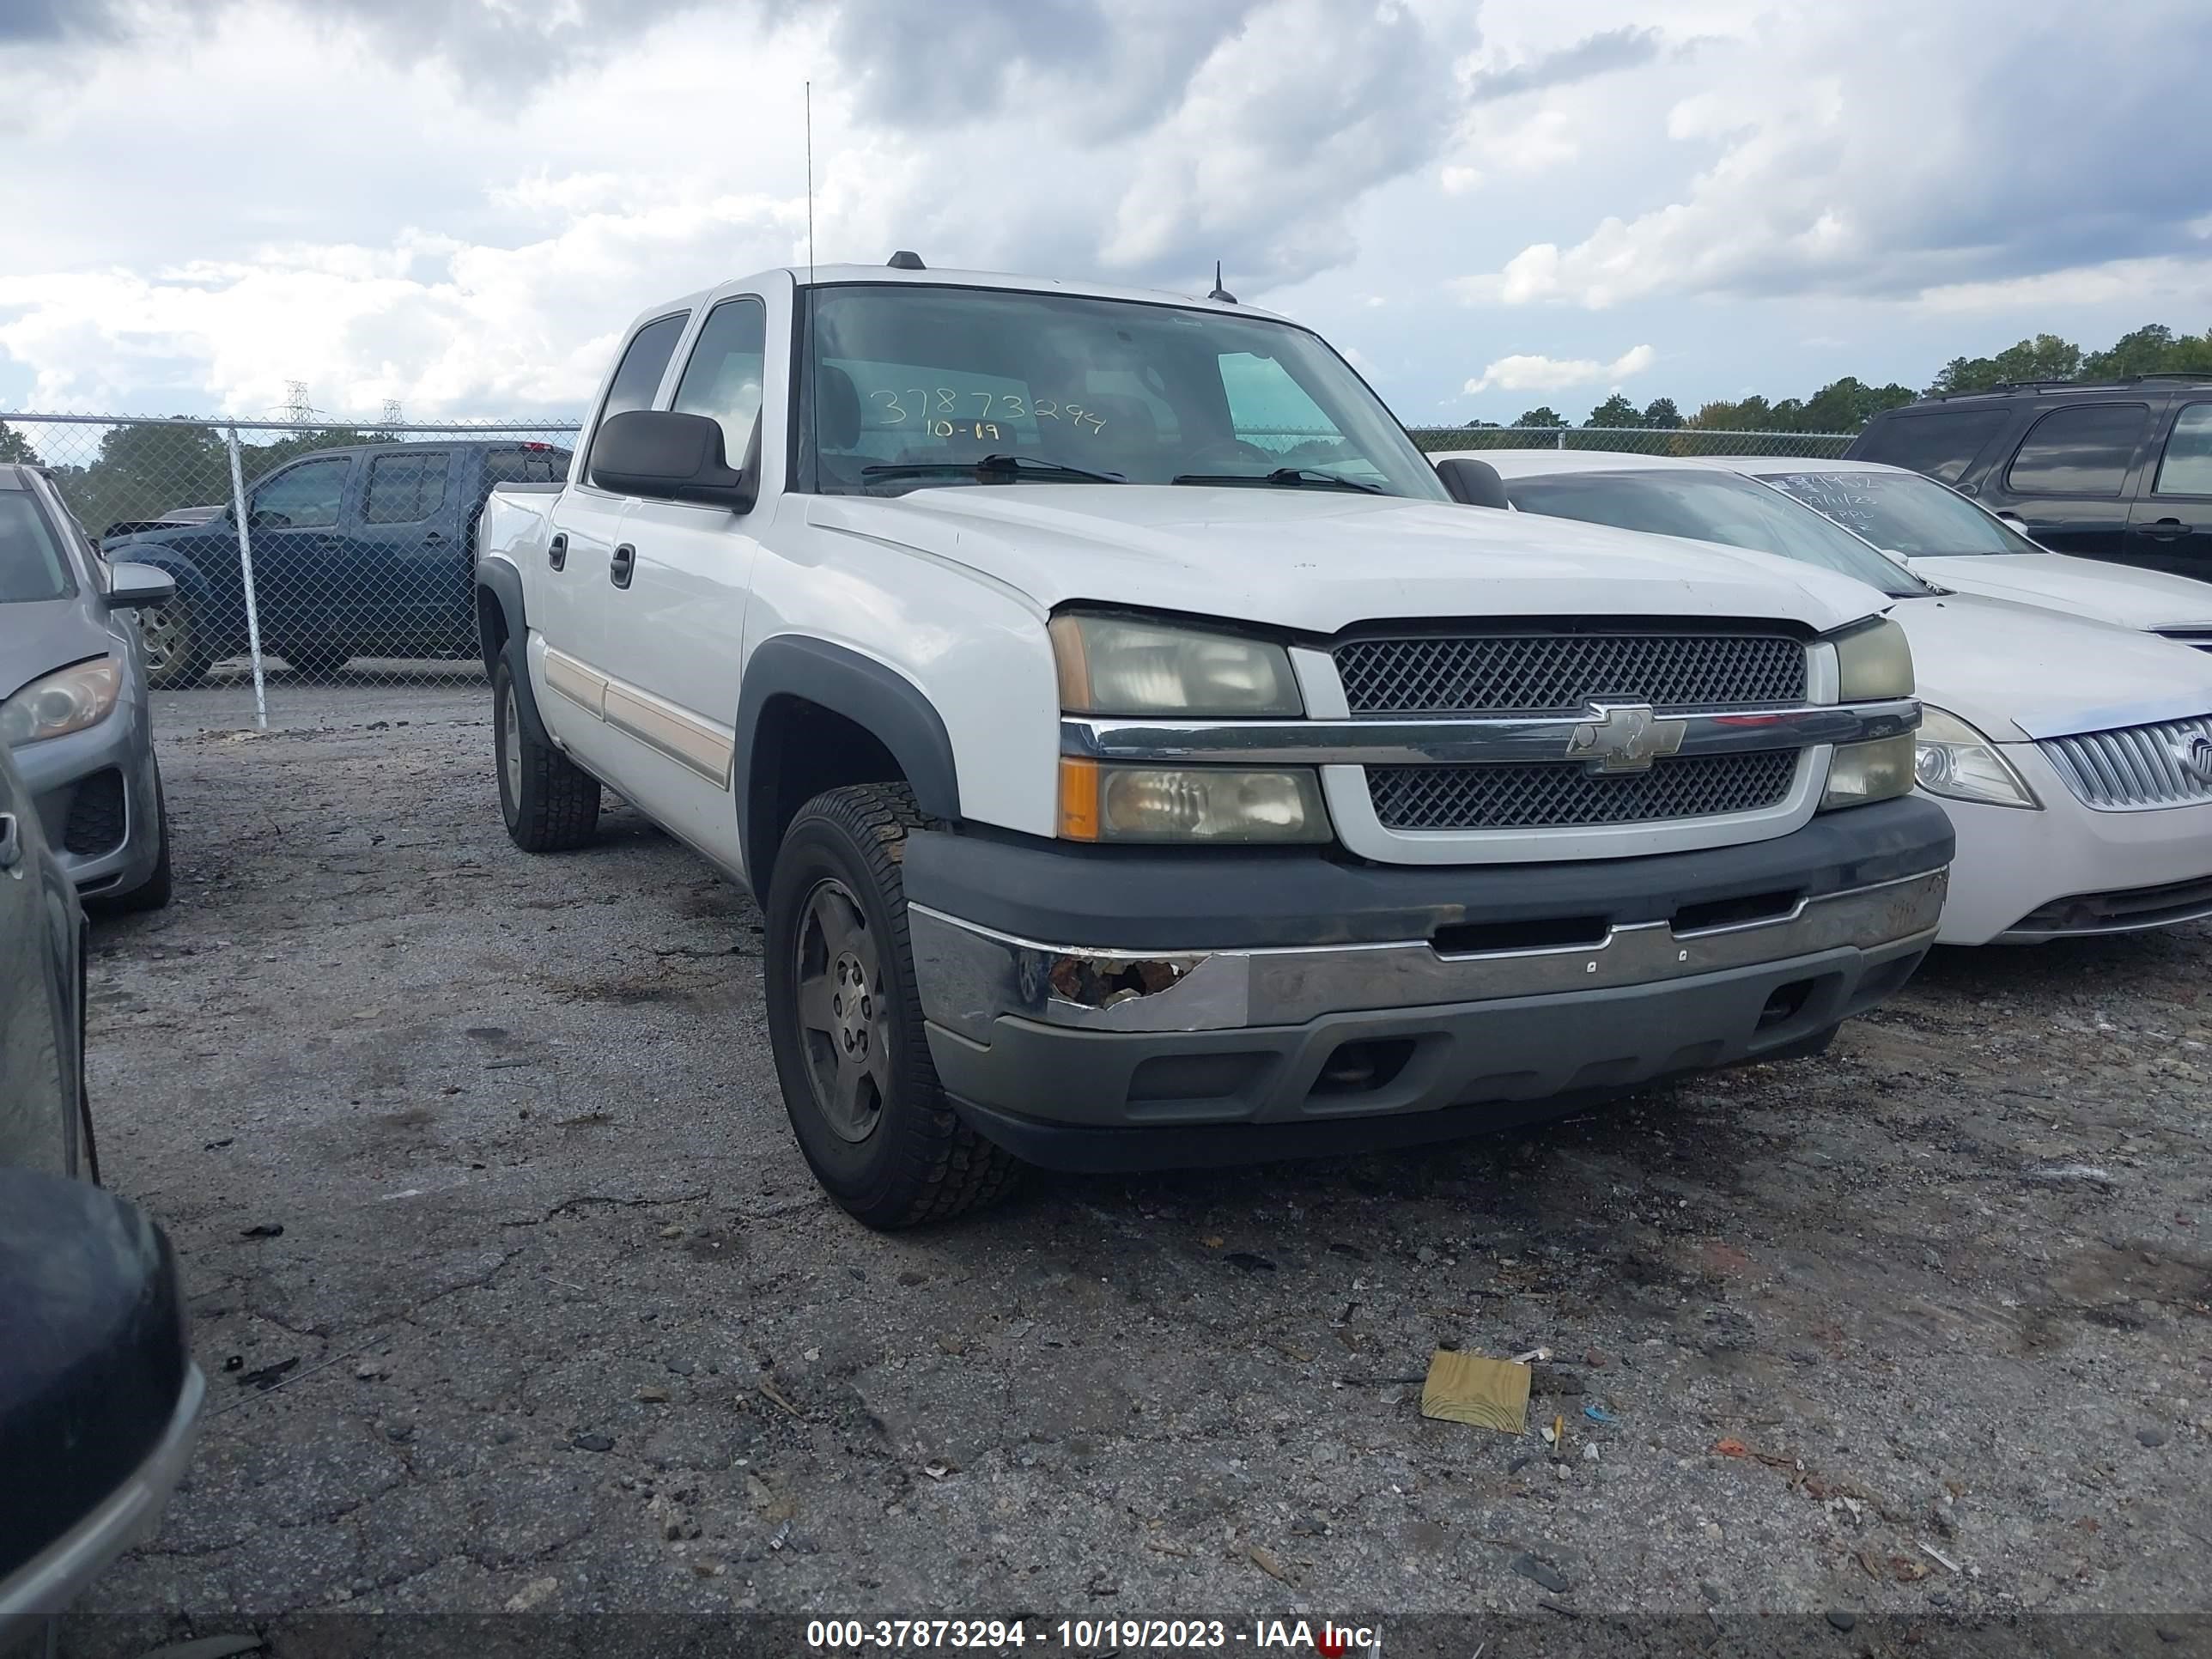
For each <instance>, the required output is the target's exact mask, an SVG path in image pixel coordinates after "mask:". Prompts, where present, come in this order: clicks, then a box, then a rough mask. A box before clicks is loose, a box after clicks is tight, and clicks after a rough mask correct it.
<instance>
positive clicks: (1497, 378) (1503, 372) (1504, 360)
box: [1462, 345, 1659, 396]
mask: <svg viewBox="0 0 2212 1659" xmlns="http://www.w3.org/2000/svg"><path fill="white" fill-rule="evenodd" d="M1658 357H1659V354H1658V353H1657V352H1656V351H1654V350H1653V349H1651V348H1650V346H1648V345H1639V346H1631V347H1630V348H1629V349H1627V350H1626V351H1624V352H1622V353H1621V354H1620V356H1618V357H1616V358H1614V359H1613V361H1612V362H1609V363H1601V362H1597V361H1595V359H1594V358H1589V357H1571V358H1559V357H1545V356H1535V355H1533V354H1526V355H1522V356H1513V357H1500V358H1499V359H1498V361H1497V362H1494V363H1492V364H1491V365H1490V367H1489V368H1486V369H1484V370H1483V371H1482V373H1481V374H1479V375H1477V376H1476V377H1475V378H1474V380H1469V381H1468V383H1467V385H1466V386H1464V387H1462V391H1463V392H1466V393H1467V394H1468V395H1469V396H1472V395H1474V393H1476V392H1491V391H1498V392H1559V391H1564V390H1565V388H1567V387H1568V386H1590V385H1593V384H1595V383H1596V382H1599V381H1620V380H1627V379H1629V378H1630V377H1631V376H1632V375H1637V374H1642V373H1643V372H1644V370H1645V369H1647V368H1650V367H1651V365H1652V364H1653V363H1655V362H1657V361H1658Z"/></svg>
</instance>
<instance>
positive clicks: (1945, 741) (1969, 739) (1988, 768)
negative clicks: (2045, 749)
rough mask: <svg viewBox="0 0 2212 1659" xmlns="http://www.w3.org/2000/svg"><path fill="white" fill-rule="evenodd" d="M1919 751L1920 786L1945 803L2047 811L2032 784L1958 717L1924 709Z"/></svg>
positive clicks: (1915, 762) (1915, 769)
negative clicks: (1947, 801)
mask: <svg viewBox="0 0 2212 1659" xmlns="http://www.w3.org/2000/svg"><path fill="white" fill-rule="evenodd" d="M1915 736H1916V737H1917V738H1918V739H1919V752H1918V754H1917V756H1916V757H1914V760H1913V772H1914V775H1916V776H1917V778H1918V779H1919V781H1920V787H1922V788H1923V789H1925V790H1926V791H1927V792H1928V793H1929V794H1931V795H1941V796H1942V797H1943V799H1946V800H1972V801H1980V802H1982V803H1983V804H1984V805H1990V806H2024V807H2027V808H2028V809H2029V810H2030V811H2042V810H2043V803H2042V802H2041V801H2039V800H2038V799H2036V798H2035V791H2033V789H2031V788H2029V787H2027V779H2025V778H2023V777H2021V775H2020V774H2019V773H2017V772H2015V770H2013V766H2012V763H2011V762H2010V761H2008V760H2007V759H2006V758H2005V757H2003V755H2002V754H2000V753H1999V752H1998V750H1997V746H1996V744H1993V743H1991V742H1990V740H1989V739H1988V738H1985V737H1984V736H1983V735H1982V734H1981V733H1980V732H1977V731H1976V730H1974V728H1973V727H1972V726H1969V725H1967V724H1966V721H1964V720H1960V718H1959V717H1958V716H1957V715H1956V714H1945V713H1944V712H1943V711H1942V709H1940V708H1927V707H1925V706H1924V705H1923V707H1922V708H1921V711H1920V730H1919V731H1918V732H1917V733H1915Z"/></svg>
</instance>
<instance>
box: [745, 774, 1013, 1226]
mask: <svg viewBox="0 0 2212 1659" xmlns="http://www.w3.org/2000/svg"><path fill="white" fill-rule="evenodd" d="M923 823H924V819H923V817H922V816H921V811H920V809H919V808H917V807H916V806H915V800H914V795H913V793H912V792H911V791H910V790H908V788H907V787H906V786H904V785H903V784H854V785H851V786H848V787H845V788H842V789H832V790H829V791H828V792H827V793H823V794H820V795H817V796H816V797H815V798H814V799H812V800H811V801H809V802H807V804H806V805H805V806H803V807H801V808H800V809H799V815H798V816H797V817H794V818H793V820H792V823H791V827H790V829H788V830H787V831H786V832H785V835H784V839H783V844H782V846H781V848H780V849H779V850H778V852H777V854H776V861H775V877H774V878H773V879H772V880H771V881H770V882H769V892H768V903H767V910H768V924H767V934H766V939H765V943H764V946H763V949H764V951H765V952H766V963H765V968H766V973H765V980H766V986H765V989H766V994H767V1003H768V1019H769V1041H770V1042H771V1044H772V1046H773V1047H774V1048H775V1069H776V1077H777V1080H778V1081H779V1082H780V1083H781V1085H782V1088H783V1103H784V1109H785V1110H786V1111H787V1112H788V1113H789V1114H790V1115H791V1127H792V1129H793V1132H794V1133H796V1134H797V1135H798V1137H799V1151H800V1152H802V1153H804V1154H805V1158H806V1162H807V1164H808V1166H809V1167H810V1168H811V1169H812V1170H813V1171H814V1178H815V1179H816V1180H817V1181H818V1182H821V1183H822V1186H823V1190H824V1191H826V1192H827V1193H829V1195H830V1197H832V1198H834V1199H836V1200H837V1202H838V1203H839V1204H840V1205H841V1206H843V1208H844V1209H845V1210H846V1211H847V1212H848V1213H849V1214H851V1215H852V1216H854V1218H856V1219H858V1220H860V1221H862V1222H865V1223H866V1225H869V1226H871V1227H877V1228H882V1229H884V1230H887V1231H888V1230H890V1229H894V1228H899V1227H911V1226H914V1225H916V1224H918V1223H921V1222H926V1221H943V1220H947V1219H949V1218H951V1217H953V1216H957V1215H959V1214H961V1213H962V1212H964V1211H967V1210H970V1209H974V1208H975V1207H977V1206H981V1205H985V1204H989V1203H993V1202H994V1201H996V1200H999V1199H1000V1198H1002V1197H1004V1196H1006V1194H1008V1193H1010V1192H1012V1190H1013V1188H1014V1187H1015V1186H1016V1184H1017V1183H1018V1180H1019V1177H1020V1174H1021V1169H1022V1166H1021V1164H1019V1163H1018V1162H1017V1161H1016V1160H1015V1158H1013V1157H1012V1154H1010V1153H1008V1152H1005V1151H1004V1150H1003V1149H1001V1148H1000V1147H998V1146H994V1145H993V1144H992V1143H991V1142H989V1141H987V1140H986V1139H983V1138H982V1137H981V1135H978V1134H977V1133H975V1131H974V1130H973V1129H970V1128H969V1127H968V1126H967V1125H966V1124H964V1123H963V1122H962V1121H960V1118H959V1116H958V1115H957V1113H955V1112H954V1111H953V1109H952V1107H951V1103H949V1102H948V1101H947V1100H946V1099H945V1091H944V1089H943V1087H942V1085H940V1084H939V1081H938V1077H937V1067H936V1066H935V1065H934V1064H933V1062H932V1061H931V1060H930V1057H929V1045H928V1042H927V1039H926V1038H925V1036H923V1029H922V1012H921V996H920V994H919V993H918V991H917V990H916V988H915V976H914V955H913V951H912V950H911V948H910V947H909V945H908V939H907V921H906V892H905V889H904V886H903V885H902V882H901V879H900V864H901V861H902V858H903V856H904V852H905V843H906V837H907V833H908V831H909V830H912V829H920V828H921V827H922V825H923Z"/></svg>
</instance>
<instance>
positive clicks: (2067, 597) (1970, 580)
mask: <svg viewBox="0 0 2212 1659" xmlns="http://www.w3.org/2000/svg"><path fill="white" fill-rule="evenodd" d="M1908 562H1909V563H1910V564H1911V568H1912V572H1913V574H1915V575H1919V576H1925V577H1927V578H1928V580H1929V581H1932V582H1935V583H1936V584H1937V585H1938V586H1943V587H1955V588H1957V589H1958V590H1959V591H1960V592H1962V593H1985V594H1988V595H1990V597H1992V598H1995V599H2018V600H2020V601H2021V602H2022V603H2024V604H2027V605H2056V606H2057V607H2058V608H2059V609H2060V610H2063V611H2066V612H2067V613H2068V614H2069V615H2071V616H2075V617H2094V618H2096V619H2097V620H2098V621H2099V622H2108V623H2118V624H2119V625H2120V626H2121V627H2123V628H2179V627H2185V626H2188V625H2191V624H2194V625H2196V626H2197V627H2200V628H2201V627H2206V626H2212V582H2200V581H2193V580H2191V579H2190V578H2189V577H2187V576H2176V575H2172V574H2169V573H2168V572H2166V571H2163V570H2138V569H2136V568H2135V567H2134V566H2132V565H2125V564H2106V563H2103V562H2100V561H2099V560H2096V559H2076V558H2069V556H2067V555H2065V554H2063V553H1986V554H1972V553H1968V554H1948V555H1942V556H1937V555H1930V556H1927V557H1924V558H1915V559H1912V560H1910V561H1908Z"/></svg>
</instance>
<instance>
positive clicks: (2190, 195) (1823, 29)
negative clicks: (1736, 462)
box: [0, 0, 2212, 424]
mask: <svg viewBox="0 0 2212 1659" xmlns="http://www.w3.org/2000/svg"><path fill="white" fill-rule="evenodd" d="M2206 64H2212V6H2208V5H2205V4H2204V3H2203V0H2125V3H2122V4H2117V5H2103V6H2082V5H2080V4H2077V3H2069V0H1932V3H1931V0H1857V3H1853V4H1850V5H1822V6H1811V5H1805V4H1801V3H1796V0H1667V3H1666V4H1665V5H1663V6H1653V5H1650V4H1648V3H1647V4H1644V5H1641V6H1638V5H1632V4H1629V3H1626V0H750V3H748V0H721V3H717V4H711V5H698V4H691V3H685V0H313V3H310V0H0V410H4V409H11V408H12V409H23V408H26V407H36V408H40V409H48V410H52V409H61V410H125V411H129V412H142V413H158V414H168V413H183V412H191V413H213V412H226V413H231V414H252V415H258V414H262V413H264V412H267V411H269V410H271V409H272V408H273V407H274V406H275V405H277V404H281V403H282V402H283V400H284V397H285V384H286V382H288V381H292V380H303V381H305V382H307V386H308V388H309V391H310V394H311V396H312V398H313V402H314V404H315V405H316V406H317V407H318V408H319V409H323V410H330V411H331V412H333V413H339V414H368V415H374V414H375V413H377V412H378V410H380V406H381V404H382V402H383V400H385V399H386V398H397V399H398V400H400V401H401V403H402V404H403V405H404V409H405V410H406V412H407V413H408V415H409V416H411V417H414V418H417V419H422V418H431V417H435V416H441V415H447V414H452V415H463V414H466V415H476V416H493V415H503V416H523V415H532V414H544V413H556V412H557V413H566V412H569V411H572V410H574V409H575V407H576V406H577V404H578V403H579V402H580V399H581V398H583V397H584V396H586V395H587V393H588V392H589V389H590V386H591V385H592V381H593V380H594V379H595V378H596V376H597V374H598V373H599V368H600V367H601V363H602V361H603V358H604V356H605V354H606V352H607V350H608V349H609V347H610V345H611V340H612V337H613V333H614V331H617V330H619V328H620V327H621V326H622V325H623V323H624V322H625V321H626V320H627V319H629V317H630V316H631V315H632V314H633V313H635V312H636V311H637V310H638V309H640V308H641V307H643V306H645V305H646V304H648V303H650V302H652V301H655V300H657V299H659V298H662V297H665V296H666V295H671V294H674V293H678V292H682V291H684V290H686V289H691V288H695V287H699V286H702V285H704V284H706V283H710V282H713V281H715V280H718V279H720V278H722V277H725V276H737V275H742V274H743V273H744V272H746V271H749V270H758V269H760V268H762V267H763V266H767V265H772V264H788V263H792V262H794V261H799V260H803V259H804V258H805V222H806V210H805V189H804V185H805V161H804V155H803V150H802V145H801V130H802V129H801V120H800V112H801V105H802V91H801V88H802V86H803V84H804V83H805V82H807V81H808V80H810V79H811V81H812V82H813V88H814V90H813V107H814V163H815V185H816V201H815V236H816V243H817V251H818V253H819V256H820V258H822V259H823V260H824V261H825V262H826V261H829V260H832V259H859V260H866V261H871V262H873V261H878V260H880V259H882V258H884V257H885V256H886V255H887V254H889V252H890V251H891V250H892V249H893V248H895V247H913V248H915V249H918V250H920V251H921V253H922V254H923V256H924V258H927V259H928V260H929V261H930V262H931V263H932V264H939V265H966V266H975V267H981V268H986V269H992V270H1030V271H1036V272H1041V273H1047V274H1052V275H1057V276H1097V277H1100V278H1104V279H1109V280H1113V281H1118V282H1125V283H1142V284H1147V285H1157V286H1161V287H1166V288H1171V289H1182V290H1184V291H1190V292H1202V291H1203V290H1204V289H1206V287H1207V286H1209V285H1210V282H1211V270H1212V261H1213V260H1215V259H1216V258H1218V259H1221V260H1222V261H1223V262H1224V263H1225V266H1226V268H1227V271H1228V276H1229V286H1230V287H1231V288H1232V289H1235V290H1236V291H1237V294H1238V295H1239V296H1240V297H1241V298H1243V299H1244V300H1246V301H1249V302H1254V303H1259V304H1264V305H1267V306H1268V307H1273V308H1274V309H1277V310H1281V311H1285V312H1288V313H1291V314H1292V315H1294V316H1297V317H1298V318H1300V319H1304V320H1306V321H1308V322H1310V323H1312V324H1314V325H1316V326H1318V327H1319V328H1321V329H1322V331H1324V332H1325V333H1327V334H1328V336H1329V337H1331V338H1332V339H1333V340H1334V341H1335V342H1336V343H1338V344H1339V345H1340V346H1342V347H1345V348H1347V349H1349V350H1350V352H1351V353H1352V355H1353V357H1354V361H1355V362H1358V363H1359V364H1360V365H1361V367H1362V368H1364V369H1365V370H1366V371H1367V372H1368V374H1369V375H1370V378H1371V379H1372V380H1374V381H1375V383H1376V386H1378V388H1379V389H1380V390H1381V391H1382V392H1383V394H1384V395H1385V396H1386V397H1387V398H1389V400H1390V401H1391V403H1392V404H1393V405H1394V407H1395V409H1396V410H1397V412H1398V413H1399V415H1400V416H1401V417H1402V418H1403V419H1405V420H1406V421H1407V422H1409V423H1413V424H1424V423H1428V422H1463V421H1466V420H1469V419H1474V418H1477V417H1480V418H1485V419H1491V420H1510V419H1511V418H1512V417H1513V416H1515V415H1516V414H1518V413H1519V412H1520V411H1522V410H1524V409H1527V408H1528V407H1530V406H1531V405H1533V404H1539V403H1547V404H1552V405H1553V406H1554V407H1557V408H1559V409H1561V410H1565V411H1566V412H1567V413H1568V414H1569V415H1570V416H1573V417H1575V418H1580V417H1581V416H1583V414H1584V413H1586V412H1587V411H1588V410H1589V407H1590V406H1591V404H1594V403H1595V402H1596V401H1598V400H1599V399H1600V398H1603V397H1604V396H1605V395H1606V394H1607V392H1608V391H1609V390H1611V389H1613V388H1614V387H1619V388H1620V389H1621V390H1623V391H1625V392H1626V393H1627V394H1628V395H1629V396H1631V397H1632V398H1635V399H1636V400H1637V401H1638V402H1639V403H1641V402H1644V401H1646V400H1648V399H1649V398H1654V397H1657V396H1660V395H1662V394H1663V395H1668V396H1671V397H1673V398H1675V399H1676V400H1677V401H1678V402H1680V404H1682V405H1683V406H1684V408H1685V410H1688V409H1690V408H1692V407H1693V406H1694V405H1695V404H1697V403H1698V402H1699V401H1700V400H1702V399H1705V398H1719V397H1736V396H1741V395H1742V394H1743V393H1745V392H1749V391H1753V390H1757V391H1761V392H1765V393H1767V394H1768V395H1770V396H1783V395H1788V394H1792V393H1797V394H1802V393H1804V392H1810V391H1811V390H1813V389H1814V387H1816V386H1819V385H1820V384H1821V383H1823V382H1825V381H1826V380H1832V379H1833V378H1834V377H1836V376H1837V375H1839V374H1859V375H1861V376H1862V377H1863V378H1866V379H1869V380H1889V379H1899V380H1904V381H1905V382H1907V383H1908V384H1911V385H1920V384H1924V383H1925V382H1926V380H1928V379H1929V376H1930V375H1931V374H1933V373H1934V372H1935V371H1936V368H1938V367H1939V366H1940V365H1941V364H1942V362H1943V361H1944V360H1945V359H1947V358H1948V357H1950V356H1957V355H1960V354H1962V353H1963V354H1967V355H1979V354H1982V353H1986V352H1988V351H1990V350H1991V349H1996V348H1997V347H2000V346H2002V345H2004V344H2007V343H2010V342H2011V341H2013V340H2015V339H2017V338H2019V337H2021V336H2022V335H2024V334H2027V333H2030V332H2033V331H2039V330H2045V329H2048V330H2051V331H2057V332H2060V333H2063V334H2066V335H2068V336H2069V337H2072V338H2075V339H2076V340H2079V341H2081V342H2083V343H2087V344H2091V345H2101V344H2104V343H2108V342H2109V341H2110V339H2111V338H2112V337H2114V336H2116V335H2118V334H2119V333H2121V332H2122V331H2125V330H2126V329H2128V328H2130V327H2133V326H2135V325H2138V324H2140V323H2143V322H2148V321H2165V322H2167V323H2170V324H2172V325H2174V326H2175V327H2176V328H2179V329H2186V330H2190V331H2201V330H2203V329H2204V328H2206V327H2208V326H2212V122H2207V121H2203V120H2192V119H2190V118H2188V117H2187V114H2186V112H2189V111H2191V110H2194V109H2196V108H2197V106H2199V105H2200V104H2201V102H2202V92H2203V86H2202V82H2203V73H2204V67H2205V65H2206Z"/></svg>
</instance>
